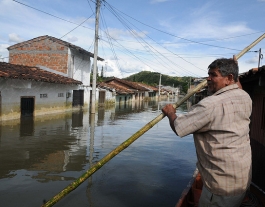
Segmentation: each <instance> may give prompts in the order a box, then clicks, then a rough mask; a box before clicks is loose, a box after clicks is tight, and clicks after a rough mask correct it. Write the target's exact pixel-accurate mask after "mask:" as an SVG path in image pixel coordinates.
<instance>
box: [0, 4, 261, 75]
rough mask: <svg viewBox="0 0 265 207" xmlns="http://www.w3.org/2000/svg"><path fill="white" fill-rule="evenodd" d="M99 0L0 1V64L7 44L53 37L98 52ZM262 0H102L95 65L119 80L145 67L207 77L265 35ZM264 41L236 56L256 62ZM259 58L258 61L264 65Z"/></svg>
mask: <svg viewBox="0 0 265 207" xmlns="http://www.w3.org/2000/svg"><path fill="white" fill-rule="evenodd" d="M95 4H96V2H95V0H76V1H70V0H66V1H60V0H53V1H51V0H46V1H43V0H35V1H33V0H23V1H22V0H0V28H1V30H0V61H1V60H2V61H6V62H8V50H7V49H6V48H7V47H9V46H11V45H14V44H16V43H19V42H21V41H26V40H29V39H32V38H35V37H38V36H43V35H49V36H53V37H56V38H62V40H64V41H67V42H70V43H72V44H75V45H77V46H80V47H82V48H84V49H86V50H88V51H90V52H92V53H93V52H94V48H93V44H94V36H95V31H94V30H95V25H94V24H95V7H96V5H95ZM264 13H265V0H252V1H249V0H240V1H239V0H235V1H230V0H223V1H218V0H201V1H196V0H190V1H184V0H128V1H118V0H105V1H101V9H100V20H99V22H100V23H99V28H100V31H99V47H98V49H99V51H98V55H99V56H100V57H102V58H104V59H105V61H104V62H100V61H98V68H101V67H104V71H105V74H104V76H115V77H119V78H123V77H128V76H129V75H132V74H135V73H138V72H140V71H153V72H159V73H162V74H166V75H170V76H193V77H205V76H207V67H208V65H209V64H210V63H211V62H212V61H213V60H215V59H216V58H220V57H226V58H230V57H232V56H233V54H237V53H238V52H239V51H241V50H242V49H244V48H245V47H246V46H247V45H249V44H250V43H251V42H253V41H254V40H255V39H257V38H258V37H259V36H261V35H262V34H263V33H264V32H265V25H264V24H263V22H264V20H265V15H263V14H264ZM260 48H261V51H262V53H263V52H264V51H265V41H264V40H263V41H261V42H260V43H259V44H258V45H256V46H255V47H254V48H252V50H251V52H248V53H247V54H245V55H244V56H243V57H242V58H241V59H240V60H239V67H240V72H246V71H248V70H249V69H251V68H254V67H257V66H258V52H255V51H258V50H259V49H260ZM262 61H263V60H261V65H263V64H264V62H262Z"/></svg>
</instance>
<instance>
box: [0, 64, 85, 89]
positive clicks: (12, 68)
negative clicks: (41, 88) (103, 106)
mask: <svg viewBox="0 0 265 207" xmlns="http://www.w3.org/2000/svg"><path fill="white" fill-rule="evenodd" d="M0 78H5V79H8V78H9V79H20V80H34V81H40V82H48V83H59V84H75V85H80V84H82V82H81V81H78V80H74V79H72V78H68V77H65V76H62V75H58V74H56V73H52V72H48V71H46V70H42V69H40V68H38V67H30V66H24V65H15V64H10V63H6V62H0Z"/></svg>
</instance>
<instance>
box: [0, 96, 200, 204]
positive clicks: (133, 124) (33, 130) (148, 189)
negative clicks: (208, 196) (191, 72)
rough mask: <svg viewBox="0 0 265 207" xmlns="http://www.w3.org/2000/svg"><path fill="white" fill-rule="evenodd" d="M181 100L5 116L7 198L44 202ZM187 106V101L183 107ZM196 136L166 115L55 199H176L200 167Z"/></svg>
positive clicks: (0, 184) (1, 182) (3, 184)
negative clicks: (179, 130)
mask: <svg viewBox="0 0 265 207" xmlns="http://www.w3.org/2000/svg"><path fill="white" fill-rule="evenodd" d="M169 102H172V103H173V102H176V100H166V101H161V102H159V103H157V102H154V101H153V102H148V103H147V102H143V103H142V104H138V105H116V106H115V107H112V108H109V109H99V110H98V111H96V114H95V116H92V115H90V114H89V112H87V111H75V112H71V113H64V114H56V115H47V116H42V117H35V118H34V119H22V120H13V121H8V122H3V123H2V124H1V126H0V130H1V133H0V163H1V165H0V201H1V206H5V207H14V206H28V207H33V206H34V207H35V206H41V205H42V204H43V201H44V200H46V201H47V200H49V199H50V198H51V197H53V196H54V195H56V194H57V193H58V192H60V191H61V190H63V189H64V188H65V187H66V186H67V185H68V184H70V183H71V182H73V181H74V180H75V179H76V178H78V177H79V176H81V175H82V174H83V173H84V172H85V171H86V170H87V169H89V167H90V166H91V165H93V164H94V163H96V162H98V161H99V160H100V159H101V158H102V157H104V156H105V155H107V154H108V153H109V152H110V151H112V150H113V149H114V148H115V147H117V146H118V145H119V144H121V143H122V142H123V141H125V140H126V139H128V138H129V137H130V136H131V135H133V134H134V133H135V132H137V131H138V130H139V129H140V128H142V127H143V126H144V125H145V124H147V123H148V122H149V121H151V120H152V119H154V118H155V117H156V116H158V115H159V114H160V113H161V107H162V106H164V105H165V104H166V103H169ZM185 111H186V106H185V105H184V106H182V107H180V108H179V109H178V110H177V114H180V113H183V112H185ZM195 163H196V155H195V148H194V143H193V138H192V136H187V137H185V138H182V139H181V138H179V137H177V136H176V135H175V134H174V133H173V132H172V130H171V128H170V126H169V124H168V119H167V118H164V119H163V120H162V121H160V122H159V123H158V124H157V125H155V126H154V127H153V128H152V129H150V130H149V131H148V132H146V133H145V134H144V135H142V136H141V137H140V138H139V139H138V140H136V141H135V142H134V143H133V144H132V145H130V146H129V147H128V148H127V149H125V150H124V151H122V152H121V153H120V154H118V155H117V156H116V157H114V158H113V159H112V160H110V161H109V162H108V163H107V164H106V165H104V166H103V167H102V168H101V169H99V170H98V171H97V172H95V174H93V175H92V176H91V177H90V178H89V179H87V180H86V181H85V182H84V183H83V184H82V185H80V186H79V187H78V188H77V189H76V190H74V191H73V192H71V193H70V194H68V195H67V196H66V197H65V198H63V199H62V200H61V201H59V202H58V203H57V204H55V205H54V206H58V207H59V206H61V207H67V206H69V207H70V206H79V207H88V206H89V207H107V206H115V207H125V206H126V207H130V206H131V207H136V206H144V207H149V206H150V207H151V206H152V207H155V206H157V207H158V206H159V207H161V206H163V207H167V206H168V207H169V206H174V205H175V204H176V202H177V201H178V199H179V197H180V195H181V193H182V191H183V189H184V188H185V187H186V185H187V184H188V182H189V180H190V178H191V177H192V174H193V171H194V170H195Z"/></svg>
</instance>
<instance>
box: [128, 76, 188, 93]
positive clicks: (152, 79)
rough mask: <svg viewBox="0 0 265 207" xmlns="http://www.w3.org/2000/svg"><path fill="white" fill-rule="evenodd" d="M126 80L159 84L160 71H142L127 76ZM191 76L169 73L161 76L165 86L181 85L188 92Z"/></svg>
mask: <svg viewBox="0 0 265 207" xmlns="http://www.w3.org/2000/svg"><path fill="white" fill-rule="evenodd" d="M123 79H125V80H129V81H133V82H140V83H145V84H148V85H151V86H158V85H159V79H160V73H157V72H150V71H142V72H139V73H136V74H133V75H131V76H129V77H127V78H123ZM189 81H190V77H172V76H168V75H163V74H162V76H161V85H163V86H171V87H173V86H174V87H180V88H181V91H182V92H184V93H186V92H187V89H188V85H189Z"/></svg>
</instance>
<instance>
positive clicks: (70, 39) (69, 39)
mask: <svg viewBox="0 0 265 207" xmlns="http://www.w3.org/2000/svg"><path fill="white" fill-rule="evenodd" d="M67 41H68V42H76V41H78V38H77V37H75V36H72V37H68V38H67Z"/></svg>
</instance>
